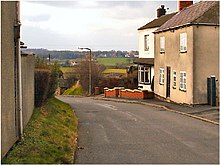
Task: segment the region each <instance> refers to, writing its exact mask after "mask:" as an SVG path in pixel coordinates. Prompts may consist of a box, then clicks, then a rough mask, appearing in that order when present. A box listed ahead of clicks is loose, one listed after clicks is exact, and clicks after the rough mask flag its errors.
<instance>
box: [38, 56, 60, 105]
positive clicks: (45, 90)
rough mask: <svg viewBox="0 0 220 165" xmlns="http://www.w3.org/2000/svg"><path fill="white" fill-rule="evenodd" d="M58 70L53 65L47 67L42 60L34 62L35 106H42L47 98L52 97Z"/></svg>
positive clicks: (56, 83)
mask: <svg viewBox="0 0 220 165" xmlns="http://www.w3.org/2000/svg"><path fill="white" fill-rule="evenodd" d="M60 73H61V72H60V69H59V67H58V65H57V63H55V64H54V65H47V63H46V62H45V61H44V60H41V59H40V58H36V61H35V106H36V107H39V106H42V105H43V104H44V103H45V101H46V100H47V98H51V97H53V96H54V93H55V91H56V89H57V85H58V78H59V74H60Z"/></svg>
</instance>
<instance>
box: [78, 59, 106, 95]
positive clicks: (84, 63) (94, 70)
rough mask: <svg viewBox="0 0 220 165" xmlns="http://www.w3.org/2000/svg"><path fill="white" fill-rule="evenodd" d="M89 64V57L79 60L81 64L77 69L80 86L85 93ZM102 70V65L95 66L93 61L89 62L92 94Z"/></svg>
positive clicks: (87, 87)
mask: <svg viewBox="0 0 220 165" xmlns="http://www.w3.org/2000/svg"><path fill="white" fill-rule="evenodd" d="M89 62H90V61H89V56H86V57H85V58H81V62H80V64H79V66H78V68H77V71H78V73H79V75H80V78H79V79H80V84H81V85H82V88H83V90H84V91H87V92H88V91H89ZM104 70H105V66H104V65H99V64H97V63H96V62H95V60H94V59H92V60H91V74H92V93H94V87H96V86H98V84H99V81H100V79H101V78H102V72H103V71H104Z"/></svg>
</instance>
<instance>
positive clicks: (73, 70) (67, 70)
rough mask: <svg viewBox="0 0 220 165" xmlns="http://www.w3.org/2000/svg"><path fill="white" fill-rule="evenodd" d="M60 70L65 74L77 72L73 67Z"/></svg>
mask: <svg viewBox="0 0 220 165" xmlns="http://www.w3.org/2000/svg"><path fill="white" fill-rule="evenodd" d="M60 70H61V71H62V72H63V73H66V72H75V71H76V69H75V68H73V67H60Z"/></svg>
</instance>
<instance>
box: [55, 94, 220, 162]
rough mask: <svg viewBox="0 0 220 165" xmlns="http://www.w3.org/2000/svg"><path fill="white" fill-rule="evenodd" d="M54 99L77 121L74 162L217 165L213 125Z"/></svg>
mask: <svg viewBox="0 0 220 165" xmlns="http://www.w3.org/2000/svg"><path fill="white" fill-rule="evenodd" d="M58 98H59V99H60V100H62V101H64V102H67V103H69V104H70V105H71V106H72V107H73V109H74V110H75V113H76V115H77V117H78V119H79V132H78V134H79V136H78V150H77V152H76V155H75V163H83V164H88V163H96V164H98V163H102V164H107V163H111V164H116V163H132V164H136V163H145V164H148V163H150V164H153V163H157V164H162V163H166V164H169V163H175V164H180V163H184V164H189V163H190V164H193V163H203V164H213V163H215V164H218V163H219V128H218V125H213V124H210V123H206V122H204V121H200V120H197V119H194V118H190V117H187V116H183V115H180V114H176V113H172V112H169V111H165V110H163V109H160V108H154V107H150V106H146V105H141V104H130V103H120V102H112V101H104V100H93V99H92V98H91V97H63V96H60V97H58Z"/></svg>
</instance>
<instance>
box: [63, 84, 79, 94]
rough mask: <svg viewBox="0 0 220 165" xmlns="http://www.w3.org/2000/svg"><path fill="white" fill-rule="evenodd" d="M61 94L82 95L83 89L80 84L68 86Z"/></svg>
mask: <svg viewBox="0 0 220 165" xmlns="http://www.w3.org/2000/svg"><path fill="white" fill-rule="evenodd" d="M63 95H83V89H82V86H81V85H77V86H75V87H72V88H69V89H67V90H65V91H64V93H63Z"/></svg>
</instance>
